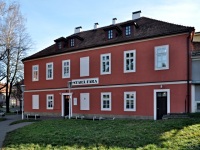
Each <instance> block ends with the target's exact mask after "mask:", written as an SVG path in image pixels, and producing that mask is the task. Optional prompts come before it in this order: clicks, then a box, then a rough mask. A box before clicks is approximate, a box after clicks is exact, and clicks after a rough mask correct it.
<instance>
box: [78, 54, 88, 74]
mask: <svg viewBox="0 0 200 150" xmlns="http://www.w3.org/2000/svg"><path fill="white" fill-rule="evenodd" d="M89 72H90V70H89V57H82V58H80V76H81V77H83V76H89V74H90V73H89Z"/></svg>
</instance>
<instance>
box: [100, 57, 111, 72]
mask: <svg viewBox="0 0 200 150" xmlns="http://www.w3.org/2000/svg"><path fill="white" fill-rule="evenodd" d="M105 56H109V60H108V62H109V71H108V72H107V71H103V62H107V60H105V61H103V57H105ZM100 69H101V70H100V72H101V75H104V74H111V53H107V54H101V67H100Z"/></svg>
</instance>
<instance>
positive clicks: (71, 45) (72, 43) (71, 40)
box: [70, 39, 74, 47]
mask: <svg viewBox="0 0 200 150" xmlns="http://www.w3.org/2000/svg"><path fill="white" fill-rule="evenodd" d="M70 47H74V39H70Z"/></svg>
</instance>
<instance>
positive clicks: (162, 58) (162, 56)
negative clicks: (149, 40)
mask: <svg viewBox="0 0 200 150" xmlns="http://www.w3.org/2000/svg"><path fill="white" fill-rule="evenodd" d="M164 69H169V45H163V46H156V47H155V70H164Z"/></svg>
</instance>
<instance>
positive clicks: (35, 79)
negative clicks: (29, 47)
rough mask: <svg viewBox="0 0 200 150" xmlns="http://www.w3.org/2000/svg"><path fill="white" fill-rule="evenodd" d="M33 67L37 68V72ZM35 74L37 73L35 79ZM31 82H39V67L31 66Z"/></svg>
mask: <svg viewBox="0 0 200 150" xmlns="http://www.w3.org/2000/svg"><path fill="white" fill-rule="evenodd" d="M35 67H37V70H34V68H35ZM35 72H37V78H34V73H35ZM32 81H39V65H33V66H32Z"/></svg>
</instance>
